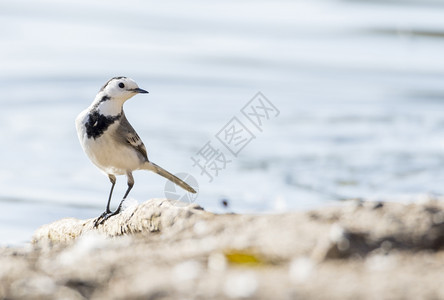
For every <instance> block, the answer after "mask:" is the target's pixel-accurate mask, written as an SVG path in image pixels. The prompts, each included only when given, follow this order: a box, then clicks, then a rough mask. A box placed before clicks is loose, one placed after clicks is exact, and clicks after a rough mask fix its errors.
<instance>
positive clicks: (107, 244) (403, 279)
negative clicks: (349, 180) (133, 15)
mask: <svg viewBox="0 0 444 300" xmlns="http://www.w3.org/2000/svg"><path fill="white" fill-rule="evenodd" d="M176 204H177V203H174V202H171V201H168V200H166V199H152V200H149V201H147V202H144V203H142V204H137V205H132V206H129V207H128V208H127V209H126V210H125V211H123V213H121V214H120V215H118V216H116V217H114V218H112V219H110V220H108V221H107V222H106V223H105V225H104V226H99V228H97V229H93V228H92V222H93V219H89V220H78V219H74V218H68V219H62V220H59V221H56V222H54V223H51V224H48V225H44V226H42V227H41V228H39V229H38V230H37V231H36V232H35V234H34V238H33V242H32V244H31V245H29V246H25V247H7V248H0V253H1V254H2V255H1V256H0V265H1V266H2V269H3V272H0V279H1V280H0V298H12V299H14V298H23V297H24V298H26V297H31V298H49V299H56V298H67V299H82V298H88V299H103V298H107V299H121V298H130V299H131V298H149V297H151V298H162V299H180V298H184V297H186V298H190V299H194V298H215V299H225V298H234V299H235V298H251V299H269V298H270V297H272V298H275V299H287V298H295V297H296V298H297V297H301V298H309V299H325V298H329V299H354V298H362V299H375V298H403V299H418V298H444V287H443V286H442V283H441V280H440V279H439V278H440V276H441V274H442V265H443V264H444V251H443V250H444V202H442V201H436V200H430V201H428V202H426V201H422V202H421V203H410V204H401V203H390V202H365V201H363V202H360V201H354V202H349V203H348V205H340V206H332V207H323V208H320V209H314V210H310V211H305V212H290V213H282V214H267V215H244V214H213V213H210V212H206V211H205V210H203V209H201V208H200V207H199V206H198V205H193V204H191V205H184V204H180V205H176ZM43 287H44V288H43Z"/></svg>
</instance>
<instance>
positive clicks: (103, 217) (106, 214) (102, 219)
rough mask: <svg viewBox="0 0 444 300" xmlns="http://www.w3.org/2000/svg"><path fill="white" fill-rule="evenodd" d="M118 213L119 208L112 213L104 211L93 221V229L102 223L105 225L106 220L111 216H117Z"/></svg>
mask: <svg viewBox="0 0 444 300" xmlns="http://www.w3.org/2000/svg"><path fill="white" fill-rule="evenodd" d="M118 213H120V206H119V207H118V208H117V209H116V210H115V211H114V212H111V211H105V212H104V213H103V214H101V215H100V217H98V218H97V219H96V220H95V221H94V227H98V226H99V225H102V224H103V223H105V221H106V220H108V219H109V218H111V217H112V216H115V215H117V214H118Z"/></svg>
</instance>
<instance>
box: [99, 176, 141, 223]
mask: <svg viewBox="0 0 444 300" xmlns="http://www.w3.org/2000/svg"><path fill="white" fill-rule="evenodd" d="M126 176H127V177H128V188H127V189H126V192H125V195H124V196H123V199H122V201H120V204H119V206H118V207H117V209H116V210H115V211H114V212H109V213H107V214H106V215H105V216H103V215H102V216H103V218H102V219H101V220H100V222H98V223H97V224H103V223H105V221H106V220H107V219H108V218H110V217H112V216H115V215H117V214H118V213H120V211H121V209H122V204H123V202H124V201H125V199H126V197H127V196H128V194H129V192H130V191H131V189H132V188H133V186H134V177H133V174H132V173H131V172H127V173H126ZM95 226H96V225H95Z"/></svg>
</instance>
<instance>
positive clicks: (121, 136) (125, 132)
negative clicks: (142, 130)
mask: <svg viewBox="0 0 444 300" xmlns="http://www.w3.org/2000/svg"><path fill="white" fill-rule="evenodd" d="M116 140H117V141H118V142H120V143H124V144H126V145H129V146H131V147H133V148H134V150H136V151H137V153H138V154H139V155H140V156H141V158H142V160H145V161H149V160H148V155H147V153H146V148H145V145H144V144H143V142H142V140H141V139H140V137H139V135H138V134H137V132H136V131H135V130H134V128H133V126H131V124H130V123H129V122H128V120H127V119H126V117H125V114H124V113H123V112H122V117H121V118H120V124H119V126H118V127H117V129H116Z"/></svg>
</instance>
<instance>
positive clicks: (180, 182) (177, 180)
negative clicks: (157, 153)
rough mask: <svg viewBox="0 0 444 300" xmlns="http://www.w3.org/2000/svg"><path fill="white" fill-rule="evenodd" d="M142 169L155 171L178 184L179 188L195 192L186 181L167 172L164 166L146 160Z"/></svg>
mask: <svg viewBox="0 0 444 300" xmlns="http://www.w3.org/2000/svg"><path fill="white" fill-rule="evenodd" d="M144 169H147V170H150V171H153V172H154V173H157V174H159V175H160V176H163V177H165V178H166V179H168V180H170V181H172V182H174V183H175V184H177V185H178V186H180V187H181V188H183V189H185V190H187V191H188V192H190V193H193V194H195V193H196V191H195V190H194V189H193V188H192V187H191V186H189V185H188V183H186V182H185V181H183V180H182V179H180V178H178V177H177V176H175V175H173V174H171V173H170V172H168V171H167V170H165V169H164V168H162V167H160V166H158V165H156V164H155V163H153V162H146V163H145V165H144Z"/></svg>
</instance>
